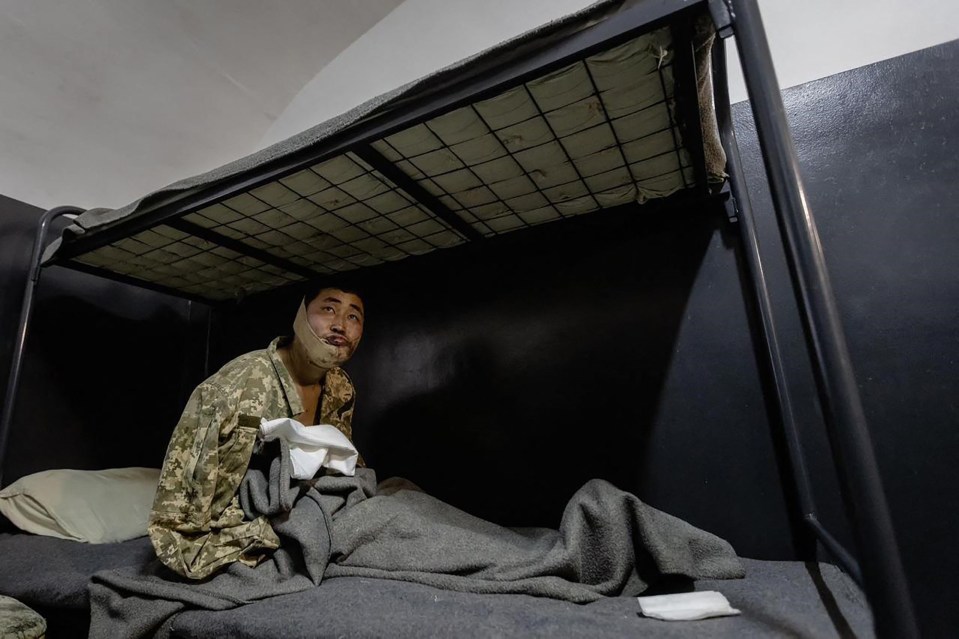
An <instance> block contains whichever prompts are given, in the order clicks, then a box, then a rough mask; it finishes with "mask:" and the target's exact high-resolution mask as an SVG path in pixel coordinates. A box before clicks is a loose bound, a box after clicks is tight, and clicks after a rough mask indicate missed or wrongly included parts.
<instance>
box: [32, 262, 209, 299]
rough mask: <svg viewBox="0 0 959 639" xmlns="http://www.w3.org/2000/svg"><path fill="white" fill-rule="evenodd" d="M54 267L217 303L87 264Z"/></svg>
mask: <svg viewBox="0 0 959 639" xmlns="http://www.w3.org/2000/svg"><path fill="white" fill-rule="evenodd" d="M56 266H60V267H63V268H68V269H71V270H73V271H80V272H81V273H88V274H90V275H96V276H97V277H102V278H104V279H108V280H113V281H115V282H120V283H122V284H129V285H131V286H136V287H138V288H145V289H148V290H151V291H156V292H157V293H164V294H166V295H171V296H173V297H181V298H183V299H185V300H190V301H193V302H201V303H203V304H210V305H213V304H217V303H218V302H216V301H215V300H208V299H205V298H203V297H200V296H199V295H193V294H192V293H185V292H183V291H178V290H177V289H175V288H171V287H169V286H163V285H162V284H157V283H155V282H148V281H146V280H141V279H138V278H136V277H131V276H129V275H124V274H122V273H114V272H113V271H108V270H107V269H105V268H99V267H96V266H91V265H89V264H84V263H82V262H77V261H76V260H70V261H68V262H59V263H57V264H56ZM44 268H47V267H46V266H44Z"/></svg>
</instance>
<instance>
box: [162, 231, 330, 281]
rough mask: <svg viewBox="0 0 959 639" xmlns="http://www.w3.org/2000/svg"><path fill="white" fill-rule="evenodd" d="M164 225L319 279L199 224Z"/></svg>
mask: <svg viewBox="0 0 959 639" xmlns="http://www.w3.org/2000/svg"><path fill="white" fill-rule="evenodd" d="M166 225H167V226H169V227H170V228H173V229H176V230H177V231H180V232H181V233H188V234H190V235H193V236H195V237H198V238H200V239H201V240H206V241H207V242H210V243H211V244H216V245H218V246H222V247H223V248H228V249H230V250H231V251H234V252H236V253H239V254H240V255H246V256H247V257H252V258H253V259H256V260H259V261H261V262H263V263H264V264H270V265H271V266H275V267H277V268H281V269H283V270H284V271H288V272H290V273H296V274H297V275H302V276H303V277H305V278H307V279H315V278H318V277H321V275H320V274H319V273H317V272H316V271H314V270H312V269H310V268H307V267H306V266H300V265H299V264H297V263H296V262H291V261H290V260H288V259H286V258H283V257H279V256H276V255H273V254H272V253H270V252H269V251H264V250H263V249H259V248H256V247H255V246H250V245H249V244H244V243H243V242H242V241H240V240H235V239H233V238H232V237H227V236H226V235H223V234H222V233H217V232H216V231H211V230H210V229H207V228H203V227H202V226H200V225H199V224H194V223H193V222H187V221H186V220H181V219H176V220H167V222H166Z"/></svg>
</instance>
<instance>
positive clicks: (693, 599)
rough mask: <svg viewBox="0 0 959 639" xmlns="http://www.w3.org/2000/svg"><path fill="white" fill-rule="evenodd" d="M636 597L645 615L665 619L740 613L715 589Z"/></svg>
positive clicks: (722, 615)
mask: <svg viewBox="0 0 959 639" xmlns="http://www.w3.org/2000/svg"><path fill="white" fill-rule="evenodd" d="M636 599H638V600H639V608H640V610H642V611H643V614H644V615H645V616H647V617H652V618H653V619H662V620H663V621H693V620H695V619H708V618H710V617H727V616H729V615H738V614H740V612H739V611H738V610H736V609H735V608H733V607H732V606H730V605H729V601H728V600H727V599H726V597H724V596H723V594H722V593H720V592H716V591H715V590H704V591H702V592H683V593H679V594H675V595H655V596H653V597H636Z"/></svg>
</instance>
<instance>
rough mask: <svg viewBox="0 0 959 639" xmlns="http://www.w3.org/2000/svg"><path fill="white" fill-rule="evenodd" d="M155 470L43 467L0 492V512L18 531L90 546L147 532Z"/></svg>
mask: <svg viewBox="0 0 959 639" xmlns="http://www.w3.org/2000/svg"><path fill="white" fill-rule="evenodd" d="M159 481H160V471H159V469H157V468H112V469H108V470H45V471H43V472H40V473H34V474H33V475H27V476H26V477H21V478H20V479H18V480H17V481H15V482H13V483H12V484H10V485H9V486H7V487H6V488H4V489H3V490H0V513H3V515H4V516H5V517H6V518H7V519H9V520H10V521H11V522H12V523H13V525H15V526H16V527H17V528H19V529H20V530H23V531H26V532H29V533H34V534H36V535H47V536H49V537H60V538H61V539H72V540H74V541H85V542H89V543H91V544H105V543H110V542H116V541H125V540H127V539H133V538H134V537H142V536H143V535H145V534H147V519H148V517H149V516H150V509H151V507H152V506H153V496H154V494H155V493H156V488H157V483H158V482H159Z"/></svg>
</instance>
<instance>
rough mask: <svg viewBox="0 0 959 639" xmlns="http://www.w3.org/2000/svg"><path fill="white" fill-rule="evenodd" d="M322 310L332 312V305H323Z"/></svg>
mask: <svg viewBox="0 0 959 639" xmlns="http://www.w3.org/2000/svg"><path fill="white" fill-rule="evenodd" d="M322 310H324V311H326V312H327V313H332V312H333V307H332V306H324V307H323V309H322Z"/></svg>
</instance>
